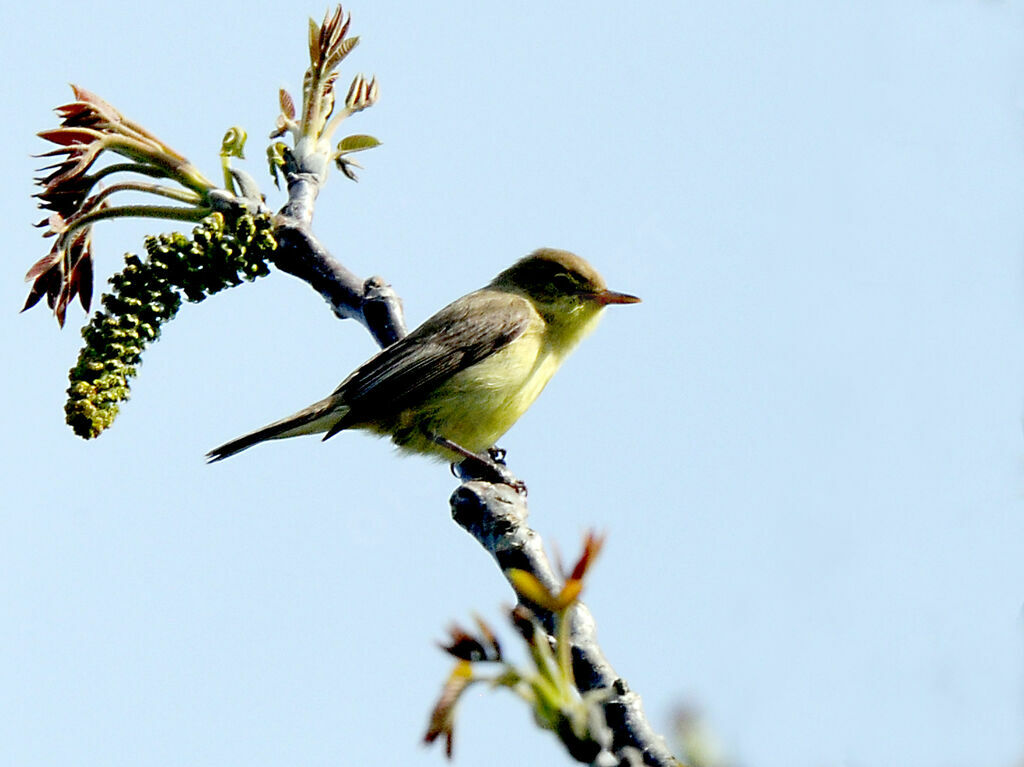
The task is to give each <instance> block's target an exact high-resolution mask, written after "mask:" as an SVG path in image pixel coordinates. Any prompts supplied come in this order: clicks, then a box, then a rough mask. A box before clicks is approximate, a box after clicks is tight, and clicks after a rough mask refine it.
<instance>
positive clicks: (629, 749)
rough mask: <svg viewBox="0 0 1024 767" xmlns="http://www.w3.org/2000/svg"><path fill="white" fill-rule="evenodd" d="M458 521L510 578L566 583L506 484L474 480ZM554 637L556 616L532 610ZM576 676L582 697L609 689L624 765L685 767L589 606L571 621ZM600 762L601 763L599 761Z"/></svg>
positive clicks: (458, 505)
mask: <svg viewBox="0 0 1024 767" xmlns="http://www.w3.org/2000/svg"><path fill="white" fill-rule="evenodd" d="M451 507H452V518H453V519H454V520H455V521H456V522H457V523H458V524H459V525H460V526H461V527H462V528H463V529H465V530H466V532H468V533H469V534H470V535H472V536H473V537H474V538H475V539H476V540H477V542H478V543H479V544H480V545H481V546H483V547H484V548H485V549H486V550H487V551H488V553H490V555H491V556H492V557H494V559H495V561H496V562H497V564H498V567H500V568H501V570H502V572H503V573H505V574H506V578H507V577H508V575H507V573H508V571H509V570H510V569H518V570H526V571H527V572H529V573H532V574H533V575H534V576H535V577H536V578H537V579H538V580H540V581H541V583H543V584H544V585H545V586H547V587H549V588H550V589H551V590H552V591H557V590H558V589H559V588H560V586H561V581H560V579H559V578H558V576H556V575H555V571H554V568H552V567H551V563H550V562H549V561H548V558H547V555H546V554H545V553H544V548H543V544H542V542H541V539H540V536H539V535H538V534H537V533H536V532H534V531H533V530H532V529H531V528H530V527H529V526H528V525H527V524H526V516H527V508H526V499H525V498H524V497H523V496H522V495H521V494H519V493H516V492H515V491H514V490H513V489H512V488H510V487H507V486H505V485H492V484H488V483H486V482H479V481H472V482H466V483H464V484H462V485H461V486H460V487H459V488H458V489H457V490H456V491H455V493H453V494H452V497H451ZM528 606H529V608H530V609H531V610H532V611H533V612H534V614H535V615H537V616H538V617H539V618H540V619H541V622H542V623H543V624H544V625H545V627H546V628H547V630H548V631H549V632H551V631H552V629H553V626H554V616H553V614H552V613H550V612H548V611H546V610H543V609H542V608H539V607H538V606H536V605H528ZM569 634H570V644H571V645H572V656H573V672H574V674H575V678H576V685H577V687H578V688H579V690H580V692H588V691H590V690H599V689H603V690H607V691H608V698H607V699H606V700H605V702H604V704H603V707H604V713H605V720H606V723H607V725H608V726H609V728H610V729H611V730H612V734H613V737H612V752H613V754H614V756H615V759H616V760H617V763H619V764H632V763H635V762H636V760H637V759H638V758H639V760H640V763H642V764H646V765H651V766H652V767H679V764H680V763H679V761H678V760H677V759H676V758H675V757H674V756H673V755H672V753H671V752H670V751H669V749H668V747H667V746H666V745H665V742H664V740H663V739H662V738H661V736H659V735H657V734H656V733H655V732H654V730H653V729H652V728H651V725H650V723H649V722H648V721H647V717H646V716H645V715H644V712H643V706H642V703H641V700H640V696H639V695H638V694H637V693H635V692H633V691H632V690H630V689H629V686H628V685H627V684H626V681H625V680H624V679H622V678H621V677H620V676H619V675H618V674H616V673H615V670H614V669H613V668H612V666H611V664H610V663H609V662H608V659H607V658H605V657H604V653H602V652H601V648H600V646H599V645H598V643H597V626H596V624H595V622H594V618H593V616H592V615H591V614H590V611H589V610H588V609H587V608H586V606H585V605H583V604H578V605H577V606H576V607H575V608H573V612H572V613H571V617H570V631H569ZM595 763H597V762H596V761H595Z"/></svg>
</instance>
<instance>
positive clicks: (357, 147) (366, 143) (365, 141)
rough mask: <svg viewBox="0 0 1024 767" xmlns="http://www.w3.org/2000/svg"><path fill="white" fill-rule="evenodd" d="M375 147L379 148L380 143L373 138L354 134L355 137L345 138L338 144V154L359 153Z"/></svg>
mask: <svg viewBox="0 0 1024 767" xmlns="http://www.w3.org/2000/svg"><path fill="white" fill-rule="evenodd" d="M375 146H380V141H379V140H378V139H375V138H374V137H373V136H367V135H364V134H356V135H355V136H345V138H343V139H342V140H341V141H340V142H338V152H339V154H341V153H348V152H361V151H363V150H364V149H373V148H374V147H375Z"/></svg>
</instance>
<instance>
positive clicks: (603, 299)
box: [592, 290, 640, 306]
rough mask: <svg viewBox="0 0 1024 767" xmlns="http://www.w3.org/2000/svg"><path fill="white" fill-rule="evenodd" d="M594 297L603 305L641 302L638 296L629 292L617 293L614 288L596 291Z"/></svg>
mask: <svg viewBox="0 0 1024 767" xmlns="http://www.w3.org/2000/svg"><path fill="white" fill-rule="evenodd" d="M592 298H593V299H594V300H595V301H597V303H599V304H600V305H601V306H608V304H638V303H640V299H639V298H637V297H636V296H631V295H629V293H616V292H615V291H614V290H602V291H601V292H600V293H594V294H593V295H592Z"/></svg>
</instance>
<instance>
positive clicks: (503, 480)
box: [433, 435, 526, 496]
mask: <svg viewBox="0 0 1024 767" xmlns="http://www.w3.org/2000/svg"><path fill="white" fill-rule="evenodd" d="M433 440H434V442H436V443H437V444H438V445H441V446H442V447H444V448H446V449H448V450H450V451H452V452H453V453H455V454H456V455H461V456H462V460H461V461H458V462H456V463H453V464H452V474H454V475H455V476H456V477H458V478H459V479H461V480H463V481H464V482H466V481H469V480H473V479H478V480H482V481H483V482H490V483H492V484H498V485H508V486H509V487H511V488H512V489H513V490H515V491H516V492H517V493H519V494H520V495H523V496H525V495H526V483H525V482H523V481H522V480H521V479H519V478H518V477H517V476H516V475H515V474H513V473H512V472H511V471H509V469H508V467H507V466H506V465H505V451H504V450H502V449H501V448H500V447H492V448H490V449H489V450H488V451H487V454H486V455H477V454H476V453H474V452H472V451H470V450H467V449H466V448H464V447H463V446H462V445H460V444H458V443H457V442H452V441H451V440H450V439H447V438H445V437H439V436H436V435H434V436H433Z"/></svg>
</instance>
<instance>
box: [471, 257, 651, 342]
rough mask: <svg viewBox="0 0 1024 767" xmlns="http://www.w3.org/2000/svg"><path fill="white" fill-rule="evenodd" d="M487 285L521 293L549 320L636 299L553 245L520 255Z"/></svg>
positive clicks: (576, 316)
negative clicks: (606, 281)
mask: <svg viewBox="0 0 1024 767" xmlns="http://www.w3.org/2000/svg"><path fill="white" fill-rule="evenodd" d="M491 286H492V287H495V288H500V289H502V290H511V291H514V292H516V293H520V294H522V295H525V296H526V297H527V298H529V299H530V300H531V301H532V302H533V304H534V306H535V307H536V309H537V311H539V312H540V313H541V315H543V316H544V317H545V319H547V320H548V321H549V322H551V321H557V322H559V323H562V322H567V321H569V322H571V321H572V320H573V319H580V320H582V319H584V317H590V316H594V315H596V314H597V313H598V312H599V311H600V310H601V309H603V308H604V307H605V306H608V305H610V304H635V303H639V301H640V299H639V298H637V297H636V296H631V295H629V294H627V293H617V292H615V291H614V290H608V286H607V285H606V284H605V281H604V278H602V277H601V275H600V274H598V273H597V270H596V269H594V267H592V266H591V265H590V264H588V263H587V262H586V261H585V260H583V259H582V258H580V257H579V256H577V255H575V254H574V253H570V252H568V251H566V250H555V249H554V248H541V249H540V250H535V251H534V252H533V253H531V254H530V255H528V256H526V258H522V259H520V260H519V261H517V262H516V263H514V264H513V265H512V266H510V267H509V268H508V269H506V270H505V271H503V272H502V273H501V274H499V275H498V276H497V277H495V278H494V280H493V281H492V282H491Z"/></svg>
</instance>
